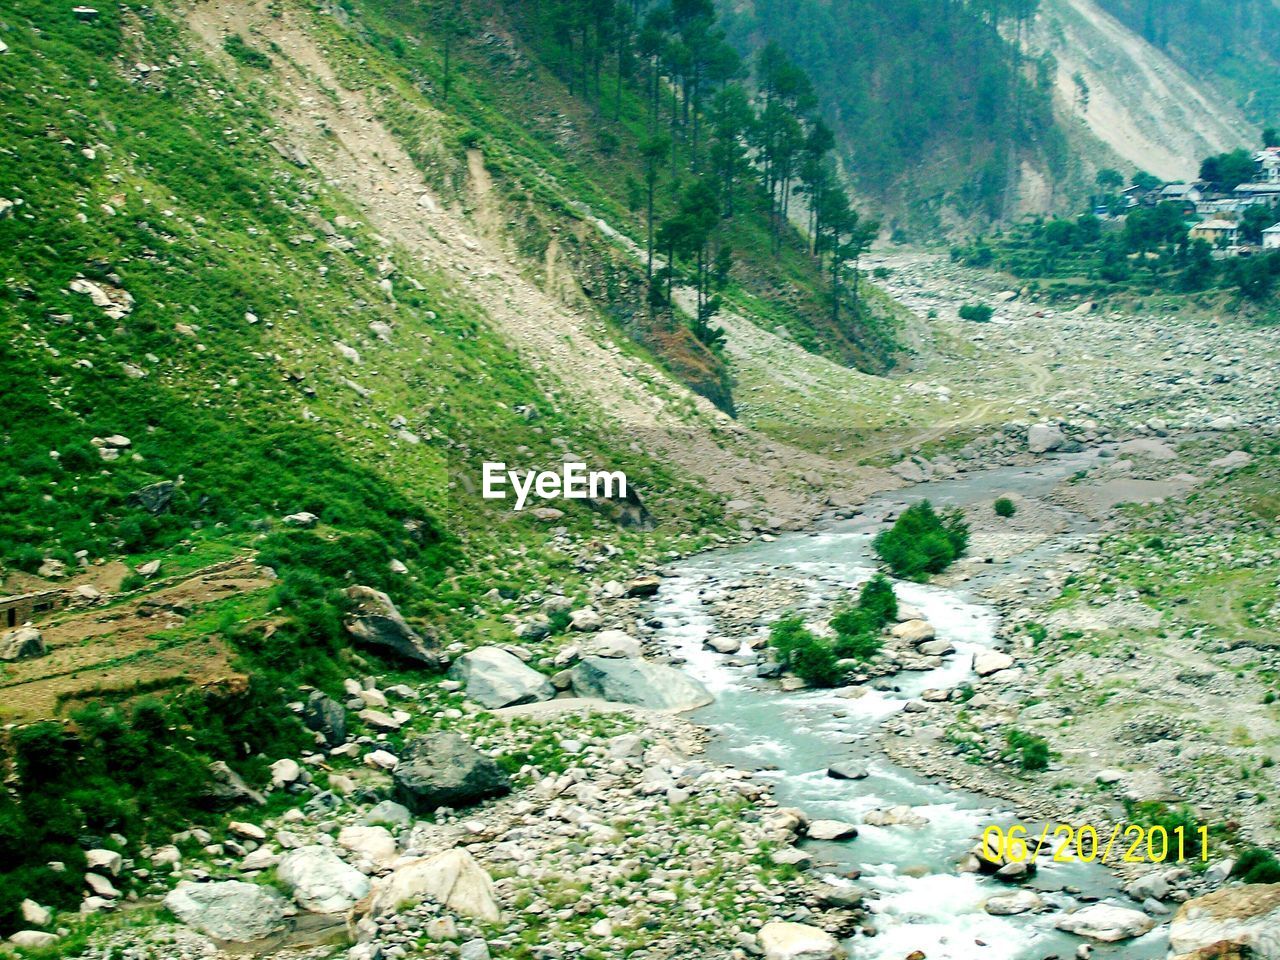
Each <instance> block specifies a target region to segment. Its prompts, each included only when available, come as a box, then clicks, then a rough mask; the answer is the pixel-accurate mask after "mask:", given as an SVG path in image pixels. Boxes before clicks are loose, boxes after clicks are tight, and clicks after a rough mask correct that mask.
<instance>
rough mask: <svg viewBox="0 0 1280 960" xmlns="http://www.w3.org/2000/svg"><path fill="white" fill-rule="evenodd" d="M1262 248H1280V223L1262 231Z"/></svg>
mask: <svg viewBox="0 0 1280 960" xmlns="http://www.w3.org/2000/svg"><path fill="white" fill-rule="evenodd" d="M1262 249H1263V250H1280V223H1277V224H1276V225H1275V226H1274V227H1267V229H1265V230H1263V231H1262Z"/></svg>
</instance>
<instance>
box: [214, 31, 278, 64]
mask: <svg viewBox="0 0 1280 960" xmlns="http://www.w3.org/2000/svg"><path fill="white" fill-rule="evenodd" d="M222 49H223V50H225V51H227V53H229V54H230V55H231V57H232V59H234V60H235V61H236V62H238V63H243V64H244V65H245V66H247V67H257V68H258V69H259V70H270V69H271V58H270V57H268V56H267V55H266V54H265V53H263V52H262V51H261V50H255V49H253V47H251V46H249V45H248V44H247V43H245V42H244V37H242V36H240V34H238V33H233V34H231V35H230V36H229V37H227V39H225V40H223V41H222Z"/></svg>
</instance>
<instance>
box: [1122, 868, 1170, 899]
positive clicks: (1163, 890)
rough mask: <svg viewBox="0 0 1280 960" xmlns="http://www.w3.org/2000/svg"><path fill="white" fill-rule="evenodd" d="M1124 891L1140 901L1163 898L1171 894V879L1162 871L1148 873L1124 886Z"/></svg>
mask: <svg viewBox="0 0 1280 960" xmlns="http://www.w3.org/2000/svg"><path fill="white" fill-rule="evenodd" d="M1124 892H1125V893H1127V894H1128V895H1129V896H1131V897H1133V899H1135V900H1137V901H1138V902H1142V901H1143V900H1163V899H1164V898H1165V897H1167V896H1168V895H1169V881H1168V880H1166V879H1165V878H1164V875H1163V874H1160V873H1148V874H1147V875H1146V876H1142V877H1139V878H1138V879H1137V880H1134V881H1133V882H1132V883H1131V884H1129V885H1128V886H1127V887H1125V888H1124Z"/></svg>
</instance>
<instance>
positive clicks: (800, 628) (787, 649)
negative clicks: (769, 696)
mask: <svg viewBox="0 0 1280 960" xmlns="http://www.w3.org/2000/svg"><path fill="white" fill-rule="evenodd" d="M769 645H770V646H771V647H773V649H774V651H775V652H776V653H777V655H778V660H779V662H781V663H782V664H783V665H784V666H785V667H787V669H789V670H790V671H791V672H792V673H794V674H795V675H796V676H797V677H799V678H800V679H801V680H803V681H805V683H808V684H811V685H813V686H815V687H834V686H835V685H836V684H837V683H839V682H840V680H841V678H842V676H843V671H842V670H840V669H839V667H837V666H836V661H837V659H838V657H837V656H836V651H835V649H834V648H833V646H832V644H831V642H830V641H829V640H824V639H823V638H822V637H819V636H816V635H815V634H814V633H813V632H812V631H811V630H810V629H809V628H808V627H806V626H805V625H804V620H803V619H802V618H801V617H798V616H789V617H783V618H782V619H781V620H779V621H778V622H777V623H775V624H774V625H773V629H772V630H770V631H769Z"/></svg>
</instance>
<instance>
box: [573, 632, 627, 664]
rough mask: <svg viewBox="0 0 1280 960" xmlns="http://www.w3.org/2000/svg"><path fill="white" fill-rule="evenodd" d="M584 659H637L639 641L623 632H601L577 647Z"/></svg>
mask: <svg viewBox="0 0 1280 960" xmlns="http://www.w3.org/2000/svg"><path fill="white" fill-rule="evenodd" d="M578 649H579V652H580V654H581V655H582V656H584V657H612V658H618V657H638V656H640V641H639V640H637V639H636V638H635V637H633V636H631V634H629V633H627V632H626V631H625V630H601V631H600V632H599V633H597V634H595V635H594V636H592V637H589V638H588V639H586V640H583V641H582V643H581V644H580V645H579V648H578Z"/></svg>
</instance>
